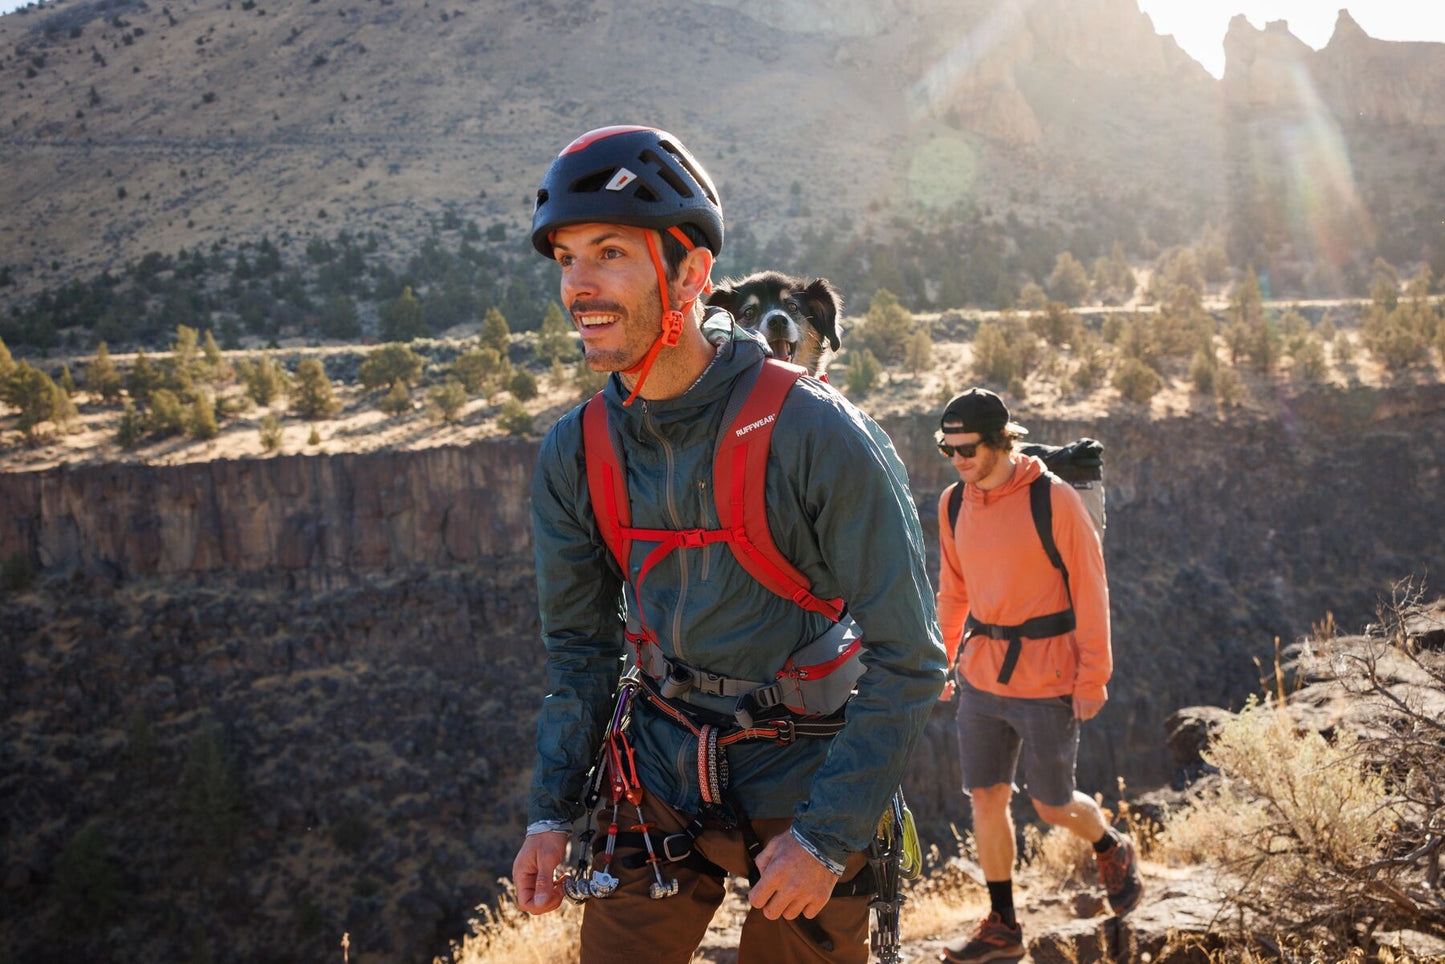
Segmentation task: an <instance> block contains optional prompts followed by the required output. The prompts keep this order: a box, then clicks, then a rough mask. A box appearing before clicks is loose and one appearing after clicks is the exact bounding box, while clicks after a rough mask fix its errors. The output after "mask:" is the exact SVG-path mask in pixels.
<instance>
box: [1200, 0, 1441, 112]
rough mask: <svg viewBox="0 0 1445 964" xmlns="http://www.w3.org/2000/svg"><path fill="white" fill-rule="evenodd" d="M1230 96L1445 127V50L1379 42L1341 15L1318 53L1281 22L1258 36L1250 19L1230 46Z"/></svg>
mask: <svg viewBox="0 0 1445 964" xmlns="http://www.w3.org/2000/svg"><path fill="white" fill-rule="evenodd" d="M1224 50H1225V62H1226V66H1225V72H1224V93H1225V97H1226V98H1227V99H1228V100H1229V102H1230V103H1233V104H1242V105H1248V106H1251V107H1256V108H1271V109H1279V110H1287V111H1310V112H1317V111H1318V110H1319V109H1320V108H1321V107H1324V108H1326V109H1327V110H1328V111H1329V112H1330V113H1332V114H1333V115H1334V116H1335V117H1336V118H1338V119H1340V120H1342V121H1350V122H1359V121H1365V122H1375V123H1382V124H1408V125H1416V126H1420V125H1424V126H1438V125H1440V124H1445V60H1442V58H1441V56H1440V53H1439V50H1440V45H1439V44H1430V43H1400V42H1396V41H1388V40H1375V39H1373V38H1371V37H1370V36H1368V35H1367V34H1366V33H1365V31H1364V30H1363V29H1361V28H1360V25H1359V24H1358V23H1356V22H1355V20H1354V18H1353V17H1351V16H1350V14H1349V11H1348V10H1341V11H1340V15H1339V19H1338V20H1337V21H1336V23H1335V32H1334V34H1333V36H1331V37H1330V42H1329V43H1328V44H1327V45H1326V46H1325V47H1324V48H1323V49H1321V50H1319V51H1315V50H1311V49H1310V48H1309V46H1307V45H1306V44H1305V43H1304V42H1302V41H1301V40H1299V39H1298V38H1296V37H1295V36H1294V35H1293V34H1292V33H1290V31H1289V24H1288V23H1286V22H1285V21H1283V20H1276V21H1273V22H1271V23H1268V24H1266V25H1265V27H1264V29H1263V30H1256V29H1255V28H1254V27H1253V26H1252V25H1251V24H1250V23H1249V21H1248V20H1247V19H1246V18H1245V17H1244V16H1243V15H1240V16H1237V17H1235V18H1234V19H1233V20H1231V21H1230V23H1229V32H1228V34H1227V35H1226V36H1225V39H1224Z"/></svg>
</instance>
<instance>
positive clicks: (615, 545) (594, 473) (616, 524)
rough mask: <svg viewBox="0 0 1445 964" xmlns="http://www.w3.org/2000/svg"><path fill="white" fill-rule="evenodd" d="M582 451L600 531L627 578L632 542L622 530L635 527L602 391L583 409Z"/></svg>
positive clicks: (625, 480)
mask: <svg viewBox="0 0 1445 964" xmlns="http://www.w3.org/2000/svg"><path fill="white" fill-rule="evenodd" d="M582 448H583V457H584V459H585V460H586V463H587V493H588V495H590V496H591V497H592V512H593V514H594V515H595V516H596V517H597V528H598V529H599V530H601V532H602V541H603V542H605V543H606V544H607V548H608V549H609V550H610V551H611V552H612V557H613V558H614V559H616V560H617V564H618V565H619V566H621V567H622V573H623V575H624V577H625V576H626V574H627V558H628V556H629V554H630V553H631V551H632V546H631V542H632V540H631V539H628V538H626V537H624V536H623V534H622V529H623V527H624V526H630V525H632V506H631V505H630V504H629V503H628V501H627V474H626V473H625V472H624V471H623V467H622V454H621V453H620V452H618V450H617V446H616V445H615V444H614V443H613V440H612V431H611V430H610V429H609V428H608V427H607V403H606V402H605V401H604V400H603V398H602V393H601V392H598V393H597V394H596V395H593V396H592V397H591V398H590V399H588V401H587V405H586V407H585V408H584V409H583V410H582Z"/></svg>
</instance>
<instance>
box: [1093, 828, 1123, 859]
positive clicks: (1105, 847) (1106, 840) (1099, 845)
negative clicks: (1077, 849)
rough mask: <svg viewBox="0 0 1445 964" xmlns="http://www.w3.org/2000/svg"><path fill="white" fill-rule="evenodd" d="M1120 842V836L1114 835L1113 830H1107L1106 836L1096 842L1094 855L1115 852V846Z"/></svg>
mask: <svg viewBox="0 0 1445 964" xmlns="http://www.w3.org/2000/svg"><path fill="white" fill-rule="evenodd" d="M1118 842H1119V835H1118V834H1116V833H1114V831H1113V830H1105V831H1104V836H1102V837H1100V838H1099V839H1098V840H1095V841H1094V853H1096V854H1106V853H1108V852H1109V851H1111V850H1113V849H1114V846H1115V845H1116V844H1118Z"/></svg>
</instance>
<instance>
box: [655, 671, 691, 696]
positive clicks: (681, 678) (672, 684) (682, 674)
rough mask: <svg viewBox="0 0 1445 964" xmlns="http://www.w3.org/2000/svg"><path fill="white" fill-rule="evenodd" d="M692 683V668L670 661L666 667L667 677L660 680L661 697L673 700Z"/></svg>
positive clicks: (689, 687)
mask: <svg viewBox="0 0 1445 964" xmlns="http://www.w3.org/2000/svg"><path fill="white" fill-rule="evenodd" d="M692 685H693V674H692V670H690V669H688V668H687V667H686V666H683V665H682V664H680V663H671V664H670V665H669V666H668V669H667V677H666V678H665V679H663V681H662V687H661V692H662V696H663V699H669V700H675V699H677V698H679V697H681V696H682V695H683V694H684V693H686V692H687V691H688V690H689V689H691V688H692Z"/></svg>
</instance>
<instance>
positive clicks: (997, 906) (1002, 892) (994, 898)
mask: <svg viewBox="0 0 1445 964" xmlns="http://www.w3.org/2000/svg"><path fill="white" fill-rule="evenodd" d="M985 883H987V884H988V903H989V906H990V907H991V908H992V910H993V912H994V913H995V914H998V916H999V919H1000V920H1002V921H1003V922H1004V923H1005V924H1007V925H1008V926H1009V927H1017V926H1018V919H1017V918H1016V917H1014V882H1013V880H1012V879H1009V880H989V881H985Z"/></svg>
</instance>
